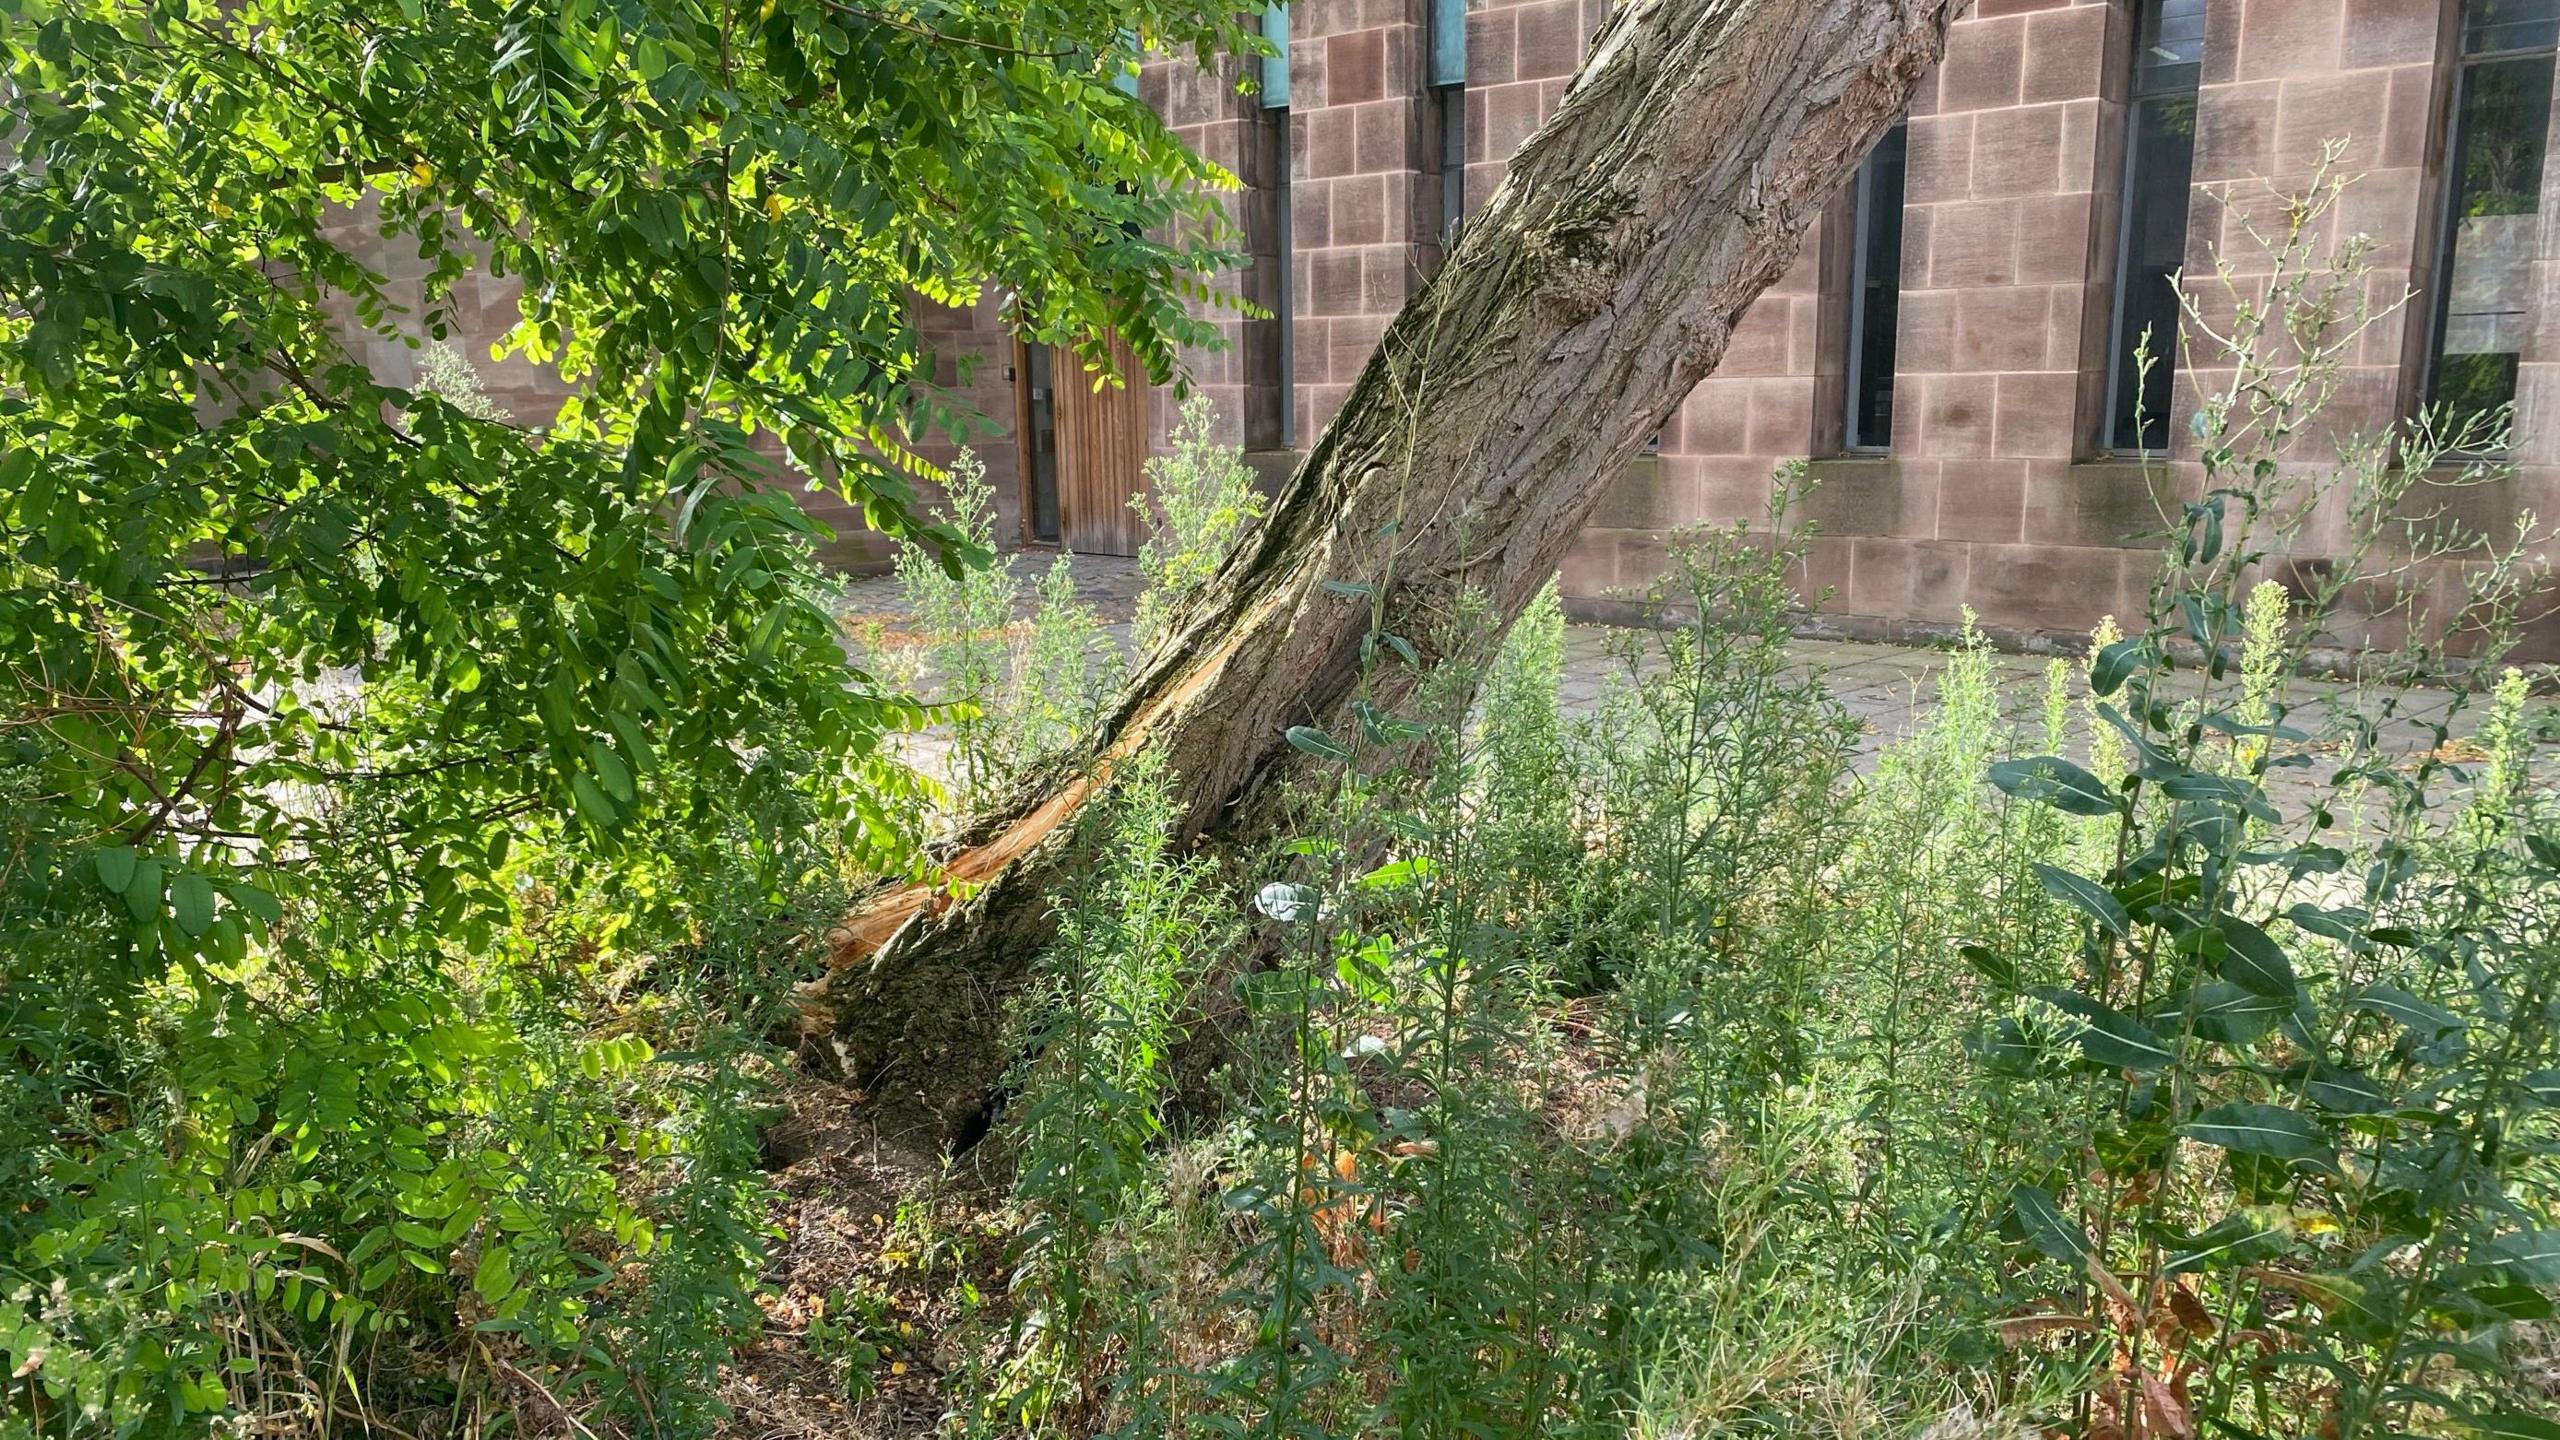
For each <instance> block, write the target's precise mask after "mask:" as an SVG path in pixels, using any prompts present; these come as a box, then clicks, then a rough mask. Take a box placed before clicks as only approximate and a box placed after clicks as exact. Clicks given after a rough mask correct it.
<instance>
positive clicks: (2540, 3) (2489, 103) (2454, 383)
mask: <svg viewBox="0 0 2560 1440" xmlns="http://www.w3.org/2000/svg"><path fill="white" fill-rule="evenodd" d="M2555 47H2560V0H2468V3H2466V4H2464V5H2463V7H2462V55H2461V59H2460V61H2459V63H2458V66H2457V69H2456V71H2455V75H2454V83H2453V121H2452V144H2451V145H2450V147H2449V148H2448V154H2449V155H2450V157H2451V158H2450V160H2449V162H2448V169H2447V173H2446V177H2445V216H2444V233H2443V235H2442V236H2441V237H2440V241H2439V244H2438V246H2437V250H2436V273H2435V295H2434V297H2433V299H2434V317H2433V319H2434V329H2435V333H2434V337H2433V338H2434V342H2435V343H2434V346H2433V353H2432V354H2431V355H2430V356H2429V363H2428V366H2427V403H2428V404H2429V405H2431V406H2435V407H2439V408H2441V409H2442V410H2443V411H2444V412H2445V418H2446V420H2447V422H2448V423H2449V424H2451V425H2453V426H2456V427H2460V426H2464V425H2467V424H2469V423H2471V422H2473V421H2475V420H2477V419H2479V418H2480V417H2483V416H2491V417H2494V416H2495V414H2496V412H2498V411H2499V410H2501V409H2503V408H2504V407H2506V406H2508V405H2511V404H2513V403H2514V401H2515V398H2516V365H2517V362H2518V360H2519V359H2521V358H2522V356H2523V353H2524V335H2525V330H2526V328H2527V323H2528V321H2529V320H2530V318H2531V317H2530V315H2529V313H2528V312H2529V310H2530V309H2531V300H2532V293H2533V259H2534V250H2535V247H2536V244H2537V236H2536V233H2535V232H2536V230H2537V229H2538V228H2539V226H2538V217H2539V214H2540V211H2541V208H2542V159H2543V155H2544V153H2545V151H2546V150H2547V149H2548V147H2549V143H2550V136H2551V70H2552V60H2553V52H2554V49H2555Z"/></svg>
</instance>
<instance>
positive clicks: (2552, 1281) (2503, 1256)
mask: <svg viewBox="0 0 2560 1440" xmlns="http://www.w3.org/2000/svg"><path fill="white" fill-rule="evenodd" d="M2472 1258H2473V1259H2474V1260H2476V1261H2478V1262H2480V1263H2481V1264H2484V1265H2495V1266H2497V1267H2499V1268H2501V1269H2504V1270H2507V1271H2509V1272H2511V1273H2512V1274H2514V1276H2515V1277H2516V1279H2517V1280H2518V1281H2520V1282H2522V1283H2524V1284H2527V1285H2539V1286H2542V1287H2544V1288H2549V1287H2551V1286H2555V1285H2560V1230H2518V1231H2516V1232H2514V1233H2512V1234H2507V1235H2501V1236H2499V1237H2498V1238H2497V1239H2495V1240H2492V1241H2490V1242H2488V1243H2487V1244H2485V1245H2482V1246H2480V1247H2479V1248H2478V1249H2477V1251H2476V1252H2475V1253H2474V1254H2473V1256H2472Z"/></svg>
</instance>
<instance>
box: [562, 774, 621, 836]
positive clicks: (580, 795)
mask: <svg viewBox="0 0 2560 1440" xmlns="http://www.w3.org/2000/svg"><path fill="white" fill-rule="evenodd" d="M569 798H570V799H571V800H573V801H575V802H576V804H577V807H578V813H579V814H581V815H584V816H586V817H587V820H588V822H589V823H591V824H593V825H596V826H598V827H603V826H608V825H611V824H612V823H613V822H614V808H613V802H612V801H611V800H608V799H606V798H605V793H604V791H603V790H601V789H599V788H597V785H596V782H595V781H593V780H591V779H589V778H588V777H587V776H586V775H584V774H577V775H572V776H570V777H569Z"/></svg>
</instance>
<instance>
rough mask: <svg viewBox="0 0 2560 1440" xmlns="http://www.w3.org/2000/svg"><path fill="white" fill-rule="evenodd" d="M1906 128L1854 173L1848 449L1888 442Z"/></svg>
mask: <svg viewBox="0 0 2560 1440" xmlns="http://www.w3.org/2000/svg"><path fill="white" fill-rule="evenodd" d="M1909 140H1910V129H1909V127H1908V126H1903V125H1896V126H1894V127H1893V128H1892V129H1891V130H1888V131H1886V132H1885V136H1884V138H1883V139H1882V140H1879V141H1877V142H1876V148H1875V150H1874V152H1873V153H1871V154H1869V155H1868V156H1867V162H1866V164H1864V165H1862V166H1860V167H1859V170H1858V210H1857V220H1856V225H1857V247H1858V248H1857V250H1856V251H1855V252H1854V254H1853V258H1852V259H1851V261H1850V272H1849V284H1850V287H1851V289H1850V297H1849V305H1850V335H1849V384H1848V387H1847V388H1848V394H1849V434H1848V441H1849V448H1850V449H1852V450H1883V449H1886V448H1889V447H1890V446H1891V445H1892V444H1893V337H1894V326H1895V322H1896V321H1897V320H1898V319H1899V318H1900V313H1899V312H1900V310H1901V300H1902V174H1903V161H1904V158H1905V155H1906V152H1907V150H1908V146H1909Z"/></svg>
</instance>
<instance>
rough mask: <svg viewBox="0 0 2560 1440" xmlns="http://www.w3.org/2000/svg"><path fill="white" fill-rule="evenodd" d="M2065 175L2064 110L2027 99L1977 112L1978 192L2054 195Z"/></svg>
mask: <svg viewBox="0 0 2560 1440" xmlns="http://www.w3.org/2000/svg"><path fill="white" fill-rule="evenodd" d="M2061 178H2062V111H2061V108H2060V107H2058V106H2053V105H2027V106H2021V107H2019V108H2018V109H2015V110H2003V111H2000V112H1999V113H1997V114H1989V115H1977V116H1975V117H1974V127H1973V192H1972V193H1973V194H1974V196H1975V197H1976V198H1983V197H1989V196H2004V195H2050V194H2052V193H2053V192H2054V191H2055V190H2056V189H2058V188H2060V183H2061Z"/></svg>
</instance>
